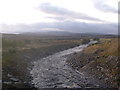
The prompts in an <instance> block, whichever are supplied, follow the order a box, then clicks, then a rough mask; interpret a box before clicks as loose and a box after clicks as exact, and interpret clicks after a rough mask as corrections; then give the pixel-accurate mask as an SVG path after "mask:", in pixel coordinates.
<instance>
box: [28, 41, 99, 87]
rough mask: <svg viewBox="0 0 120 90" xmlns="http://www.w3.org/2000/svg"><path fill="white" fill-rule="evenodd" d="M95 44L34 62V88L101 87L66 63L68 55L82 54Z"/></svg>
mask: <svg viewBox="0 0 120 90" xmlns="http://www.w3.org/2000/svg"><path fill="white" fill-rule="evenodd" d="M93 43H96V41H92V42H90V43H89V44H85V45H80V46H77V47H74V48H71V49H68V50H64V51H61V52H58V53H55V54H53V55H50V56H47V57H45V58H42V59H40V60H38V61H35V62H33V64H34V66H33V69H32V70H31V72H30V73H31V76H32V77H33V80H32V83H33V84H34V86H35V87H36V88H85V87H88V88H89V87H97V86H99V85H97V84H95V83H93V82H92V81H91V80H90V79H89V77H86V76H85V75H84V74H83V73H81V72H79V71H77V70H74V69H72V68H71V67H69V66H68V65H67V63H66V59H67V55H69V54H72V53H75V52H80V51H82V50H83V49H84V48H86V47H87V46H88V45H90V44H93Z"/></svg>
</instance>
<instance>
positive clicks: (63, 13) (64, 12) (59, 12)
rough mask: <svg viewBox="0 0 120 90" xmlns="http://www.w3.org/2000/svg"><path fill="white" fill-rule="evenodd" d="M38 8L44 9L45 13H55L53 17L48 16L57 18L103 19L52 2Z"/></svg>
mask: <svg viewBox="0 0 120 90" xmlns="http://www.w3.org/2000/svg"><path fill="white" fill-rule="evenodd" d="M38 9H39V10H41V11H43V12H44V13H47V14H51V15H53V17H48V18H52V19H57V20H61V19H62V20H65V19H72V20H73V19H83V20H90V21H102V20H100V19H98V18H94V17H90V16H88V15H86V14H83V13H78V12H74V11H71V10H68V9H65V8H62V7H58V6H53V5H51V4H50V3H43V4H41V5H40V6H39V7H38Z"/></svg>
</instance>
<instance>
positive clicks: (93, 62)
mask: <svg viewBox="0 0 120 90" xmlns="http://www.w3.org/2000/svg"><path fill="white" fill-rule="evenodd" d="M118 50H120V48H118V39H117V38H101V39H100V40H99V43H98V44H94V45H91V46H89V47H87V48H86V49H85V50H83V52H81V53H76V54H73V56H72V57H70V58H69V59H68V63H69V64H70V65H71V66H72V67H73V68H75V69H78V70H80V71H81V72H84V73H85V74H86V75H88V76H92V77H93V78H95V79H97V80H99V81H100V82H103V83H105V84H107V85H108V86H109V87H118V85H119V83H120V77H119V76H120V72H119V71H120V70H119V65H118V64H119V61H118V56H119V53H118Z"/></svg>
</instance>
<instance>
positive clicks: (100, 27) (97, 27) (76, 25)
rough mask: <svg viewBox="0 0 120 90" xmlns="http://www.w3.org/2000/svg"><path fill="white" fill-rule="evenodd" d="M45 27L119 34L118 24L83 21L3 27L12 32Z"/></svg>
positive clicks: (29, 30)
mask: <svg viewBox="0 0 120 90" xmlns="http://www.w3.org/2000/svg"><path fill="white" fill-rule="evenodd" d="M45 28H51V29H55V30H56V29H58V30H63V31H68V32H75V33H87V32H89V33H103V34H108V33H109V34H117V33H118V29H117V24H112V23H111V24H96V23H91V24H90V23H82V22H74V21H66V22H54V23H47V22H46V23H36V24H31V25H3V26H2V29H3V30H5V31H7V30H8V31H12V32H18V33H21V32H41V31H43V30H44V29H45Z"/></svg>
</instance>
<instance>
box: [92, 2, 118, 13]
mask: <svg viewBox="0 0 120 90" xmlns="http://www.w3.org/2000/svg"><path fill="white" fill-rule="evenodd" d="M94 6H95V8H96V9H98V10H100V11H102V12H110V13H118V10H117V9H116V8H114V7H112V6H109V5H107V4H105V3H101V2H100V1H98V2H95V4H94Z"/></svg>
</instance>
